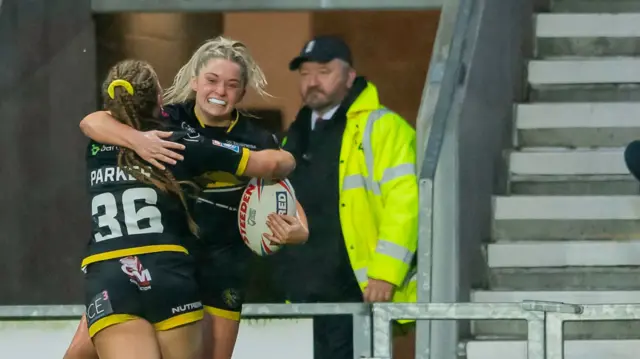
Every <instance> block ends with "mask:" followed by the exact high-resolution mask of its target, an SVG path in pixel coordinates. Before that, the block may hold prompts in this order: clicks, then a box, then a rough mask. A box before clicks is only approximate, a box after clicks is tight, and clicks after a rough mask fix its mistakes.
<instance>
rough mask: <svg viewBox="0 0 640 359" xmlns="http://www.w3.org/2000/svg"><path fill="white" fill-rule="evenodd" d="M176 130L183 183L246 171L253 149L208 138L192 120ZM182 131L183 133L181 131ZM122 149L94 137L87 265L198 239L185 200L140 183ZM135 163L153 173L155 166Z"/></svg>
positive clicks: (177, 171) (177, 170) (179, 247)
mask: <svg viewBox="0 0 640 359" xmlns="http://www.w3.org/2000/svg"><path fill="white" fill-rule="evenodd" d="M167 130H174V134H173V136H172V138H171V139H170V140H171V141H174V142H178V143H181V144H183V145H184V146H185V150H184V151H183V152H182V154H183V155H184V160H183V161H179V162H178V163H177V164H176V165H175V166H168V168H169V169H170V170H171V172H172V173H173V175H174V177H175V178H176V180H178V181H183V180H191V179H192V178H193V177H195V176H198V175H201V174H202V173H205V172H208V171H212V170H220V171H227V172H232V173H236V174H237V175H239V176H240V175H242V174H243V172H244V169H245V168H246V165H247V162H248V159H249V151H248V150H247V149H242V148H240V147H238V146H232V145H228V144H224V143H220V142H218V141H212V140H207V139H206V138H204V137H202V136H200V135H199V134H198V133H197V132H196V131H195V130H193V129H192V128H190V127H189V126H188V125H186V124H181V128H170V129H167ZM176 130H177V131H176ZM119 152H120V148H119V147H117V146H110V145H104V144H100V143H97V142H94V141H91V142H90V143H89V145H88V149H87V156H86V163H87V184H88V188H89V195H90V200H91V219H92V226H91V240H90V241H89V248H88V253H87V256H86V257H85V258H84V260H83V261H82V266H83V267H84V266H86V265H89V264H91V263H95V262H99V261H103V260H109V259H114V258H121V257H126V256H133V255H140V254H145V253H154V252H185V253H187V250H186V249H185V247H184V245H185V240H188V239H189V238H191V237H192V234H191V232H190V231H189V227H188V222H187V216H186V213H185V210H184V207H183V206H182V203H181V201H180V198H179V197H178V196H177V195H175V194H173V193H171V192H163V191H161V190H159V189H158V188H156V187H154V186H153V185H150V184H146V183H143V182H141V181H138V180H137V179H136V178H135V177H133V176H131V175H130V174H129V172H127V171H125V170H124V169H123V168H119V167H118V153H119ZM140 162H141V163H144V167H138V166H134V167H133V168H132V169H131V171H135V172H137V173H139V174H141V175H143V176H148V175H149V173H150V171H151V167H148V166H147V165H146V162H144V161H142V160H141V161H140Z"/></svg>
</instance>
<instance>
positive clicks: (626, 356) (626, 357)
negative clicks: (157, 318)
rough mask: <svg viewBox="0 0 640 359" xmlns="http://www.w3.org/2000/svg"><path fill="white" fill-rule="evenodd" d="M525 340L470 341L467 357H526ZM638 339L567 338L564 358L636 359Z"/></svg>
mask: <svg viewBox="0 0 640 359" xmlns="http://www.w3.org/2000/svg"><path fill="white" fill-rule="evenodd" d="M526 350H527V342H526V341H519V340H518V341H515V340H514V341H497V340H495V341H494V340H487V341H478V340H474V341H470V342H468V343H467V359H497V358H509V359H527V352H526ZM639 352H640V340H567V341H565V342H564V354H565V359H636V358H637V357H638V353H639Z"/></svg>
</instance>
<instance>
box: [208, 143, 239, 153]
mask: <svg viewBox="0 0 640 359" xmlns="http://www.w3.org/2000/svg"><path fill="white" fill-rule="evenodd" d="M211 143H213V144H214V145H215V146H218V147H222V148H226V149H228V150H231V151H233V152H240V146H238V145H232V144H230V143H222V142H220V141H216V140H211Z"/></svg>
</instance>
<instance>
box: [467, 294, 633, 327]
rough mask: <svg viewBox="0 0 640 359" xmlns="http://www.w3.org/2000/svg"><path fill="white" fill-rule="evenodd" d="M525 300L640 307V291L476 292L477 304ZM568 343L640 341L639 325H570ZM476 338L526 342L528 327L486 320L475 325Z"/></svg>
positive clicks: (512, 322) (610, 323)
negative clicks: (585, 340)
mask: <svg viewBox="0 0 640 359" xmlns="http://www.w3.org/2000/svg"><path fill="white" fill-rule="evenodd" d="M523 300H541V301H555V302H564V303H571V304H627V303H640V291H474V292H473V293H472V294H471V301H472V302H476V303H508V302H521V301H523ZM564 330H565V338H567V339H640V320H638V321H615V322H614V321H589V322H567V323H566V324H565V329H564ZM472 333H473V334H474V335H475V336H476V337H487V338H489V337H493V338H496V337H500V338H501V339H505V338H514V339H515V338H517V339H524V338H526V335H527V325H526V322H524V321H518V320H482V321H473V322H472Z"/></svg>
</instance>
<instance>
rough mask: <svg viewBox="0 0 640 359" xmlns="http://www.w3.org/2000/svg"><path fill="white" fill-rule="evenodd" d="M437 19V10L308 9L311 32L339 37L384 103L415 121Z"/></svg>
mask: <svg viewBox="0 0 640 359" xmlns="http://www.w3.org/2000/svg"><path fill="white" fill-rule="evenodd" d="M439 19H440V11H439V10H429V11H324V12H316V13H313V18H312V21H313V24H312V32H313V34H314V35H339V36H341V37H342V38H344V39H345V40H346V41H347V42H348V44H349V46H350V47H351V51H352V52H353V60H354V67H355V68H356V70H357V71H358V73H360V74H363V75H365V76H367V78H368V79H369V80H370V81H372V82H373V83H374V84H376V86H377V87H378V91H379V93H380V98H381V101H382V103H383V105H386V106H387V107H389V108H390V109H392V110H393V111H395V112H397V113H399V114H400V115H402V116H403V117H404V118H405V119H406V120H407V121H409V122H410V123H412V124H414V125H415V121H416V118H417V115H418V108H419V107H420V99H421V97H422V89H423V88H424V82H425V80H426V78H427V69H428V68H429V61H430V59H431V50H432V49H433V42H434V41H435V37H436V32H437V30H438V21H439Z"/></svg>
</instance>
